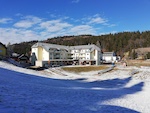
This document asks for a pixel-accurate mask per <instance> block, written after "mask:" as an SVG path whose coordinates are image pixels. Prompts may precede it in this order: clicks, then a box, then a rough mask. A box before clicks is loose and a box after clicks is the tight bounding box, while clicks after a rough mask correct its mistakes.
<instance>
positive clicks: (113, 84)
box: [0, 68, 144, 113]
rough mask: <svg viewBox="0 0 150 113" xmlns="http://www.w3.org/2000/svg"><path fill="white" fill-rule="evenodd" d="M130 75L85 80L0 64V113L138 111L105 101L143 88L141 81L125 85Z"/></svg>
mask: <svg viewBox="0 0 150 113" xmlns="http://www.w3.org/2000/svg"><path fill="white" fill-rule="evenodd" d="M130 80H131V78H130V77H129V78H125V79H110V80H101V81H94V82H84V81H83V79H77V80H60V79H52V78H44V77H40V76H34V75H29V74H24V73H19V72H15V71H11V70H7V69H3V68H0V111H2V112H1V113H3V112H4V113H6V112H11V113H22V112H25V113H34V112H36V113H108V112H109V113H111V112H115V113H120V112H126V113H139V112H138V111H135V110H132V109H129V108H125V107H120V106H112V105H103V104H102V103H103V102H104V101H107V100H110V99H117V98H120V97H123V96H126V95H128V94H135V93H137V92H139V91H142V87H143V85H144V83H143V82H141V83H138V84H135V85H133V86H131V87H124V86H125V85H126V84H127V83H129V82H130Z"/></svg>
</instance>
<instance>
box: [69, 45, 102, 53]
mask: <svg viewBox="0 0 150 113" xmlns="http://www.w3.org/2000/svg"><path fill="white" fill-rule="evenodd" d="M70 49H71V50H74V49H75V50H76V49H77V50H79V49H90V50H91V51H93V50H94V49H96V50H98V51H100V48H99V47H97V46H96V45H94V44H90V45H79V46H70Z"/></svg>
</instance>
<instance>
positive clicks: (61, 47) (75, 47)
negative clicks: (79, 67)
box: [32, 42, 100, 51]
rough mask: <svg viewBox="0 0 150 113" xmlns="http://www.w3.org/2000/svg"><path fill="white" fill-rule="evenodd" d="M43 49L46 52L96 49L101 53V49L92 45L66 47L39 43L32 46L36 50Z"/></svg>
mask: <svg viewBox="0 0 150 113" xmlns="http://www.w3.org/2000/svg"><path fill="white" fill-rule="evenodd" d="M39 46H41V47H43V48H44V49H45V50H46V51H49V49H50V48H57V49H58V50H59V49H65V50H79V49H90V50H91V51H93V50H94V49H96V50H98V51H100V48H99V47H97V46H96V45H94V44H91V45H79V46H64V45H57V44H48V43H41V42H38V43H36V44H34V45H33V46H32V48H36V47H39Z"/></svg>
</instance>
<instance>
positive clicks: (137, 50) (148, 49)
mask: <svg viewBox="0 0 150 113" xmlns="http://www.w3.org/2000/svg"><path fill="white" fill-rule="evenodd" d="M135 52H137V53H139V54H144V53H147V52H150V47H145V48H138V49H135Z"/></svg>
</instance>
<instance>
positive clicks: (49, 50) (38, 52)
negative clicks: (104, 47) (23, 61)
mask: <svg viewBox="0 0 150 113" xmlns="http://www.w3.org/2000/svg"><path fill="white" fill-rule="evenodd" d="M31 50H32V52H31V62H32V64H33V65H36V66H41V67H43V66H45V65H51V66H52V65H69V64H70V65H71V64H74V63H75V64H79V65H80V64H91V65H94V64H95V65H99V64H100V56H101V50H100V48H99V47H97V46H96V45H94V44H92V45H80V46H64V45H56V44H48V43H40V42H38V43H36V44H34V45H33V46H32V47H31Z"/></svg>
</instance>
